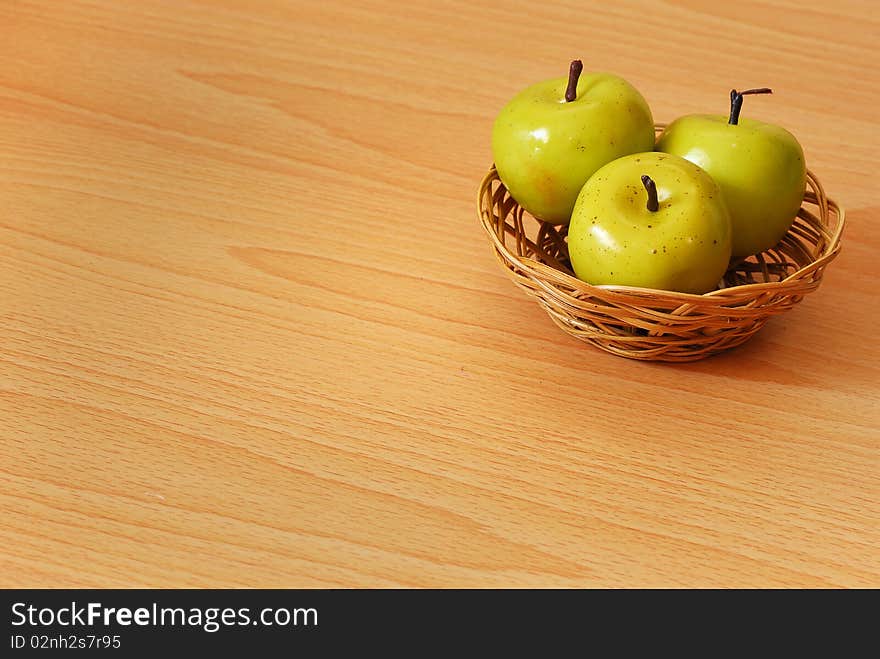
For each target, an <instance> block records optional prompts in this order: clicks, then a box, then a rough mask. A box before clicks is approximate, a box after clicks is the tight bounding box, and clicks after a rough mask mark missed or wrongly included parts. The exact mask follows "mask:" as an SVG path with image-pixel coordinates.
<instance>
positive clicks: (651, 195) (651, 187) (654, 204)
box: [642, 174, 660, 213]
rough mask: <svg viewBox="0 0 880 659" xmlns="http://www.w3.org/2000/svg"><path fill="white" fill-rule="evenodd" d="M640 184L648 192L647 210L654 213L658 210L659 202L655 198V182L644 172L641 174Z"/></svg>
mask: <svg viewBox="0 0 880 659" xmlns="http://www.w3.org/2000/svg"><path fill="white" fill-rule="evenodd" d="M642 185H644V186H645V190H646V191H647V192H648V210H649V211H651V212H652V213H656V212H657V211H658V210H660V202H659V201H658V200H657V184H656V183H654V180H653V179H652V178H651V177H650V176H648V175H647V174H644V175H642Z"/></svg>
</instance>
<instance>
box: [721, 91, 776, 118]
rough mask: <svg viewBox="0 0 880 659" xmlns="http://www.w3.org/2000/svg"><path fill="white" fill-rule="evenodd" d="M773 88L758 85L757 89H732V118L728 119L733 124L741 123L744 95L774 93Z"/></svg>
mask: <svg viewBox="0 0 880 659" xmlns="http://www.w3.org/2000/svg"><path fill="white" fill-rule="evenodd" d="M772 93H773V90H772V89H770V88H768V87H758V88H757V89H746V90H745V91H742V92H738V91H736V90H735V89H731V90H730V119H728V120H727V123H729V124H730V125H731V126H736V125H737V124H738V123H739V113H740V112H741V111H742V105H743V96H748V95H749V94H772Z"/></svg>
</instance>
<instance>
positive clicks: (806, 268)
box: [478, 125, 844, 361]
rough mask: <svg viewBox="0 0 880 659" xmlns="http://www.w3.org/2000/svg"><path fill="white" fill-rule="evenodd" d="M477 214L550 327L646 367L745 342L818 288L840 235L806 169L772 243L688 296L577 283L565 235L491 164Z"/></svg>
mask: <svg viewBox="0 0 880 659" xmlns="http://www.w3.org/2000/svg"><path fill="white" fill-rule="evenodd" d="M662 128H663V126H662V125H658V126H657V131H658V132H660V131H661V130H662ZM478 210H479V214H480V221H481V223H482V226H483V228H484V229H485V231H486V233H487V234H488V236H489V238H490V242H491V245H492V248H493V250H494V252H495V254H496V256H497V257H498V259H499V260H500V261H501V264H502V265H503V266H504V268H505V269H506V270H507V272H508V274H509V275H510V277H511V278H512V279H513V281H514V283H516V284H517V285H518V286H519V287H520V288H522V289H523V290H525V292H526V293H528V294H529V295H532V296H534V297H535V298H536V299H537V301H538V303H539V304H540V305H541V306H542V307H543V308H544V309H545V310H546V311H547V313H548V314H549V315H550V318H552V319H553V321H554V322H555V323H556V324H557V325H558V326H559V327H561V328H562V329H563V330H565V331H566V332H568V333H569V334H571V335H572V336H574V337H576V338H578V339H581V340H582V341H586V342H588V343H591V344H593V345H595V346H597V347H599V348H601V349H602V350H606V351H607V352H610V353H613V354H616V355H620V356H622V357H628V358H632V359H642V360H654V361H693V360H697V359H702V358H704V357H708V356H709V355H713V354H716V353H719V352H722V351H724V350H727V349H729V348H733V347H734V346H737V345H740V344H741V343H744V342H745V341H747V340H748V339H749V338H750V337H752V336H753V335H754V334H755V332H757V331H758V330H759V329H761V327H763V326H764V324H765V323H766V322H767V321H768V320H769V319H770V318H771V317H772V316H774V315H776V314H780V313H783V312H785V311H788V310H789V309H791V308H792V307H793V306H794V305H795V304H797V303H798V302H800V301H801V300H802V299H803V297H804V296H805V295H806V294H807V293H810V292H812V291H814V290H816V288H818V286H819V284H820V283H821V281H822V275H823V273H824V270H825V267H826V266H827V265H828V264H829V263H830V262H831V261H832V260H833V259H834V257H835V256H837V254H838V252H839V251H840V239H841V235H842V233H843V227H844V211H843V209H841V208H840V207H839V206H838V205H837V204H836V203H835V202H834V201H832V200H830V199H828V198H827V197H826V196H825V192H824V190H823V189H822V185H821V184H820V183H819V180H818V179H817V178H816V177H815V175H814V174H812V173H811V172H809V171H808V172H807V193H806V196H805V198H804V203H803V205H802V206H801V209H800V211H799V212H798V216H797V218H796V220H795V222H794V224H793V225H792V227H791V229H790V230H789V231H788V233H787V234H786V235H785V237H784V238H783V239H782V240H781V241H780V242H779V244H777V245H776V246H775V247H773V248H771V249H769V250H767V251H764V252H762V253H760V254H757V255H755V256H751V257H749V258H748V259H743V260H739V261H736V262H734V263H731V265H730V267H729V268H728V270H727V273H726V274H725V275H724V278H723V280H722V281H721V282H719V287H718V288H717V289H716V290H714V291H711V292H709V293H706V294H704V295H693V294H689V293H677V292H672V291H660V290H654V289H647V288H636V287H628V286H593V285H590V284H587V283H585V282H582V281H580V280H579V279H577V278H576V277H575V276H574V273H573V272H572V270H571V264H570V262H569V259H568V246H567V243H566V235H567V230H568V228H567V227H565V226H557V225H552V224H548V223H546V222H539V221H538V220H535V219H534V218H532V217H531V216H530V215H528V214H527V213H526V212H525V211H524V210H523V209H522V208H521V207H520V206H519V205H518V204H517V203H516V201H515V200H514V199H513V198H512V197H511V196H510V194H509V193H508V191H507V189H506V188H505V187H504V184H503V183H502V182H501V179H499V177H498V173H497V172H496V171H495V168H494V166H493V167H492V168H491V169H490V170H489V173H488V174H487V175H486V177H485V178H484V179H483V181H482V183H481V185H480V189H479V195H478Z"/></svg>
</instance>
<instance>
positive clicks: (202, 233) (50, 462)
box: [0, 0, 880, 587]
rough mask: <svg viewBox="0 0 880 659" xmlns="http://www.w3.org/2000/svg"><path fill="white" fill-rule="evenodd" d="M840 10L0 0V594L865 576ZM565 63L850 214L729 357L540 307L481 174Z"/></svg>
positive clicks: (863, 388) (857, 305) (865, 334)
mask: <svg viewBox="0 0 880 659" xmlns="http://www.w3.org/2000/svg"><path fill="white" fill-rule="evenodd" d="M878 29H880V25H878V21H877V17H876V15H875V13H873V12H872V11H871V6H870V3H865V2H858V1H856V0H844V1H840V2H835V3H834V4H833V6H828V5H827V4H826V3H820V2H812V3H804V2H795V0H743V2H738V3H736V4H735V6H734V5H730V4H728V5H725V4H723V3H720V4H719V3H708V2H703V1H702V0H675V1H667V2H651V3H649V2H645V1H644V0H630V1H625V2H619V3H600V2H594V3H591V2H554V3H535V2H525V1H521V0H507V1H506V2H504V3H501V2H482V1H476V2H475V1H473V0H469V1H467V2H464V1H459V0H450V1H446V2H442V3H437V2H428V1H427V0H424V1H422V0H419V1H415V2H407V3H402V2H397V1H391V0H388V1H379V0H370V1H367V2H344V1H341V0H330V1H327V0H322V1H321V2H318V1H311V0H308V1H303V0H291V1H288V2H252V1H251V0H247V1H245V0H222V1H220V0H205V1H204V2H198V1H195V0H183V1H179V2H178V1H175V2H171V1H170V0H148V1H146V0H145V1H144V2H115V1H111V0H72V1H71V2H65V3H54V2H49V1H48V0H12V2H3V3H0V35H2V38H0V59H2V61H3V63H4V65H3V66H2V67H0V204H2V206H0V208H2V214H0V315H2V325H0V345H2V349H0V413H2V417H0V418H2V422H0V437H2V442H0V547H2V549H0V575H2V577H0V585H2V586H5V587H16V586H100V587H104V586H123V587H126V586H173V587H181V586H196V587H199V586H277V587H312V586H316V587H322V586H346V587H347V586H379V587H384V586H413V587H422V586H479V587H492V586H616V587H619V586H623V587H627V586H647V587H653V586H672V587H692V586H763V587H772V586H784V587H859V586H873V587H877V586H880V554H878V550H877V548H878V546H880V504H878V501H880V497H878V494H880V482H878V474H880V469H878V467H880V406H878V403H880V395H878V394H880V390H878V382H880V360H878V358H880V347H878V345H880V343H878V341H877V340H876V338H875V337H874V334H873V332H874V330H875V328H876V327H877V325H878V321H880V314H878V306H877V297H876V291H877V290H878V287H880V277H878V271H877V268H876V260H877V259H876V254H877V253H878V250H880V242H878V238H877V236H878V232H877V230H876V225H877V223H878V222H880V204H878V202H877V192H876V182H875V172H876V171H877V168H878V166H880V156H878V154H880V143H878V134H877V130H876V117H875V113H876V108H877V107H878V105H880V93H878V87H880V85H878V83H880V79H878V74H877V70H876V66H875V64H876V61H877V54H878V52H877V46H876V34H877V31H878ZM573 56H581V57H583V58H584V59H585V60H586V62H587V68H588V69H605V70H612V71H615V72H617V73H619V74H620V75H623V76H624V77H626V78H628V79H629V80H630V81H631V82H633V84H635V85H636V86H637V87H638V88H639V89H640V90H641V91H642V92H643V93H644V95H645V96H646V98H647V99H648V100H649V102H650V103H651V105H652V108H653V110H654V113H655V116H656V117H657V118H658V119H659V120H669V119H671V118H673V117H675V116H677V115H679V114H682V113H687V112H696V111H717V112H723V111H724V106H725V105H726V103H727V100H726V99H727V92H728V91H729V89H730V88H731V87H746V86H763V85H769V86H772V87H773V88H774V90H775V91H776V94H775V96H774V97H772V99H761V100H760V101H758V100H755V101H754V102H753V104H752V106H751V108H752V109H751V110H750V112H751V113H752V114H753V115H755V116H760V117H762V118H764V119H766V120H770V121H777V122H780V123H783V124H785V125H786V126H787V127H789V128H790V130H792V132H794V133H795V134H796V135H797V136H798V137H799V139H800V140H801V142H802V143H803V145H804V149H805V152H806V154H807V159H808V164H809V166H810V168H811V169H813V170H814V171H815V172H816V173H817V174H818V175H819V176H820V178H821V179H822V181H823V183H825V185H826V186H827V189H828V192H829V194H830V195H831V196H832V197H834V198H835V199H836V200H838V201H839V202H840V203H842V204H843V205H844V206H846V208H847V210H848V215H847V219H848V226H847V233H846V235H845V237H844V243H843V252H842V254H841V256H840V257H839V258H838V260H837V261H835V262H834V263H833V264H832V266H831V267H830V268H829V270H828V272H827V273H826V276H825V279H824V282H823V284H822V287H821V288H820V290H819V291H818V292H816V293H815V294H813V295H811V296H810V298H809V299H807V300H805V301H804V302H803V303H802V304H801V305H799V307H798V308H797V309H795V310H794V311H792V312H791V313H789V314H786V315H785V316H782V317H779V318H776V319H774V320H772V321H771V322H770V324H769V325H768V326H767V327H766V328H765V329H764V330H762V331H761V332H760V333H759V334H758V336H757V337H755V338H754V339H753V340H752V341H750V342H749V343H748V344H747V345H745V346H743V347H742V348H739V349H736V350H734V351H732V352H730V353H728V354H725V355H722V356H719V357H716V358H713V359H710V360H707V361H704V362H698V363H695V364H689V365H680V366H672V365H659V364H644V363H637V362H630V361H626V360H623V359H620V358H616V357H613V356H611V355H607V354H605V353H601V352H600V351H598V350H593V349H590V348H588V347H587V346H584V345H582V344H580V343H578V342H577V341H575V340H574V339H572V338H570V337H568V336H567V335H565V334H563V333H562V332H561V331H559V330H558V329H557V328H556V327H555V326H554V325H553V324H552V323H551V322H550V320H549V319H548V318H547V316H546V314H545V313H544V312H543V311H542V310H541V309H539V308H538V307H537V306H536V305H535V303H534V302H532V301H531V300H529V299H527V298H526V297H525V296H524V295H523V294H522V293H521V292H520V291H518V290H517V289H515V288H514V287H513V286H512V285H511V284H510V282H509V281H508V280H507V279H506V276H505V275H504V273H503V272H502V271H501V269H500V268H499V267H498V265H497V264H496V263H495V261H494V259H493V258H492V256H491V253H490V250H489V247H488V244H487V243H486V240H485V236H484V235H483V234H482V233H481V229H480V227H479V225H478V222H477V220H476V217H475V212H474V207H473V206H474V202H473V200H474V195H475V191H476V186H477V184H478V183H479V180H480V178H481V177H482V175H483V173H484V172H485V169H486V167H487V165H488V164H489V161H490V154H489V139H488V138H489V132H490V128H491V123H492V119H493V118H494V115H495V113H496V112H497V111H498V110H499V109H500V107H501V105H502V104H503V103H504V102H505V101H506V100H507V99H508V98H509V97H510V96H511V95H512V94H513V93H515V92H516V91H518V90H519V89H520V88H521V87H523V86H525V85H526V84H528V83H530V82H533V81H535V80H540V79H542V78H545V77H549V76H552V75H561V74H559V73H558V72H559V71H561V70H563V69H564V68H565V66H566V65H567V62H568V60H569V59H571V58H572V57H573Z"/></svg>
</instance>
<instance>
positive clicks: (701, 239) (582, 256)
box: [568, 152, 731, 294]
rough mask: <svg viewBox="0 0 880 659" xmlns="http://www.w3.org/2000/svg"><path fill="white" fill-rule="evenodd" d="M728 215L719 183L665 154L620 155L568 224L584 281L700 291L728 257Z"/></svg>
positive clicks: (713, 282) (587, 189)
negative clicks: (621, 156)
mask: <svg viewBox="0 0 880 659" xmlns="http://www.w3.org/2000/svg"><path fill="white" fill-rule="evenodd" d="M730 250H731V222H730V214H729V213H728V211H727V206H726V205H725V203H724V199H723V197H722V194H721V190H720V189H719V187H718V184H717V183H715V181H713V180H712V177H710V176H709V175H708V174H707V173H706V172H704V171H703V170H702V169H700V168H699V167H697V166H696V165H694V164H693V163H692V162H689V161H687V160H685V159H684V158H680V157H678V156H674V155H669V154H665V153H656V152H654V153H638V154H633V155H629V156H625V157H623V158H618V159H617V160H614V161H613V162H610V163H608V164H607V165H605V166H604V167H602V168H601V169H599V171H597V172H596V173H595V174H594V175H593V176H592V177H591V178H590V180H589V181H587V183H586V185H584V187H583V189H582V190H581V192H580V194H579V195H578V198H577V202H576V203H575V206H574V211H573V212H572V217H571V223H570V224H569V227H568V251H569V256H570V257H571V265H572V267H573V269H574V272H575V274H576V275H577V277H578V278H579V279H582V280H583V281H586V282H588V283H590V284H595V285H606V284H607V285H617V286H637V287H641V288H653V289H660V290H668V291H679V292H682V293H697V294H702V293H706V292H708V291H710V290H713V289H714V288H716V287H717V285H718V283H719V282H720V280H721V278H722V276H723V275H724V272H725V270H726V269H727V266H728V263H729V261H730Z"/></svg>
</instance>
